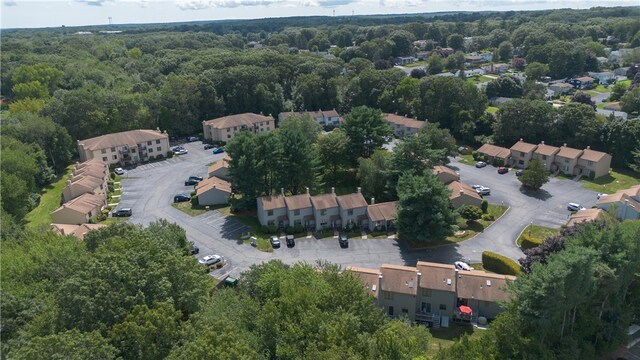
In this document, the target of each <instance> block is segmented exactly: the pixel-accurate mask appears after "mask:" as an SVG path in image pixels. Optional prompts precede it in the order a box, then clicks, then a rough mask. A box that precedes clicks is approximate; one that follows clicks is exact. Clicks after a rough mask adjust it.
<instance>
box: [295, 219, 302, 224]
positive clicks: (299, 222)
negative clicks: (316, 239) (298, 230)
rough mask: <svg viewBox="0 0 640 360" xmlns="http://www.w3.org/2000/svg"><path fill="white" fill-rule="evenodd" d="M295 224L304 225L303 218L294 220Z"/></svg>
mask: <svg viewBox="0 0 640 360" xmlns="http://www.w3.org/2000/svg"><path fill="white" fill-rule="evenodd" d="M293 225H302V221H301V220H296V221H294V222H293Z"/></svg>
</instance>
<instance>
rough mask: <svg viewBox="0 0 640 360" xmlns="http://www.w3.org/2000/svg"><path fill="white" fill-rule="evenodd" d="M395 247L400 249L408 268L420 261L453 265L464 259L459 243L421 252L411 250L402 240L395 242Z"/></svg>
mask: <svg viewBox="0 0 640 360" xmlns="http://www.w3.org/2000/svg"><path fill="white" fill-rule="evenodd" d="M395 245H396V246H397V247H398V248H399V249H400V256H401V257H402V260H403V262H404V264H405V265H406V266H416V264H417V263H418V261H428V262H435V263H442V264H453V263H454V262H456V261H458V260H460V259H461V258H463V256H462V254H461V253H460V252H459V251H458V244H457V243H452V244H445V245H440V246H436V247H433V248H428V249H420V250H412V249H410V248H409V247H408V246H407V244H406V243H405V242H404V241H402V240H395Z"/></svg>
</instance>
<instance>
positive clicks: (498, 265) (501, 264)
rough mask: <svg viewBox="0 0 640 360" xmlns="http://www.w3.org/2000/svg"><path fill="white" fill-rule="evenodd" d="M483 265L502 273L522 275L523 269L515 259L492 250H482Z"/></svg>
mask: <svg viewBox="0 0 640 360" xmlns="http://www.w3.org/2000/svg"><path fill="white" fill-rule="evenodd" d="M482 266H483V267H484V268H485V269H487V270H489V271H493V272H495V273H498V274H502V275H520V274H521V273H522V269H521V268H520V265H518V263H516V262H515V261H513V260H511V259H509V258H508V257H506V256H502V255H500V254H496V253H494V252H491V251H483V252H482Z"/></svg>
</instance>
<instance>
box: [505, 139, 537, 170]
mask: <svg viewBox="0 0 640 360" xmlns="http://www.w3.org/2000/svg"><path fill="white" fill-rule="evenodd" d="M537 147H538V146H537V145H534V144H529V143H526V142H524V141H522V139H520V141H518V142H517V143H515V144H514V145H513V146H512V147H511V149H509V150H510V151H511V158H510V160H509V164H510V165H511V166H514V167H517V168H521V169H524V168H526V167H527V166H528V165H529V161H531V159H532V158H533V152H534V151H535V150H536V148H537Z"/></svg>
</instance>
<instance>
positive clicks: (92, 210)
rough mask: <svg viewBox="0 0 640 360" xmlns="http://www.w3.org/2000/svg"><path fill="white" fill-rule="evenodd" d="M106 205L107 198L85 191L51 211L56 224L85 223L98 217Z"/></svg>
mask: <svg viewBox="0 0 640 360" xmlns="http://www.w3.org/2000/svg"><path fill="white" fill-rule="evenodd" d="M104 206H105V198H104V196H101V195H96V194H92V193H85V194H82V195H80V196H78V197H77V198H75V199H73V200H71V201H67V202H66V203H64V204H62V206H60V207H59V208H58V209H56V210H55V211H53V212H52V213H51V220H52V221H53V223H55V224H76V225H80V224H84V223H89V222H91V221H92V220H94V219H96V218H97V217H98V215H100V214H101V212H102V209H104Z"/></svg>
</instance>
